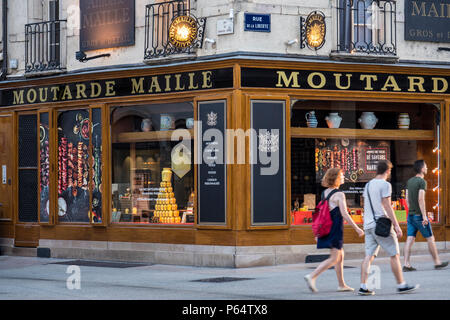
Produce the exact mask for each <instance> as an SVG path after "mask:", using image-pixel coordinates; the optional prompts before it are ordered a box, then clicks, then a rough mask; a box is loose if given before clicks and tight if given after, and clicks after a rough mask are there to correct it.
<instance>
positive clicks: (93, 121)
mask: <svg viewBox="0 0 450 320" xmlns="http://www.w3.org/2000/svg"><path fill="white" fill-rule="evenodd" d="M101 127H102V126H101V112H100V109H98V108H97V109H78V110H69V111H62V112H59V113H58V220H59V221H60V222H92V223H99V222H102V219H101V192H100V190H101V189H100V186H101V167H100V163H101V160H100V159H101V143H102V136H101Z"/></svg>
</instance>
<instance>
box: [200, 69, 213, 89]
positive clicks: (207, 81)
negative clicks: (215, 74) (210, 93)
mask: <svg viewBox="0 0 450 320" xmlns="http://www.w3.org/2000/svg"><path fill="white" fill-rule="evenodd" d="M202 74H203V85H202V89H205V88H212V82H211V74H212V71H203V72H202Z"/></svg>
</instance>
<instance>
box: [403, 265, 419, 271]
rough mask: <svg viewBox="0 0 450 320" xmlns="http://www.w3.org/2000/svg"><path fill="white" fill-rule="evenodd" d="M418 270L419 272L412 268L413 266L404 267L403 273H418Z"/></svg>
mask: <svg viewBox="0 0 450 320" xmlns="http://www.w3.org/2000/svg"><path fill="white" fill-rule="evenodd" d="M416 270H417V269H416V268H414V267H412V266H409V267H407V266H404V267H403V271H404V272H409V271H416Z"/></svg>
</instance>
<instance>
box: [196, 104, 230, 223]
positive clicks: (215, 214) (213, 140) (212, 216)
mask: <svg viewBox="0 0 450 320" xmlns="http://www.w3.org/2000/svg"><path fill="white" fill-rule="evenodd" d="M226 109H227V106H226V101H208V102H199V103H198V119H199V122H200V124H201V125H199V129H198V133H199V134H198V139H199V140H198V141H199V150H198V151H199V156H198V160H199V166H198V223H199V224H226V199H227V197H226V191H227V186H226V177H227V174H226V165H225V150H226V141H225V140H226V139H225V130H226V116H227V110H226Z"/></svg>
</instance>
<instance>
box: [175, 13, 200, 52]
mask: <svg viewBox="0 0 450 320" xmlns="http://www.w3.org/2000/svg"><path fill="white" fill-rule="evenodd" d="M197 36H198V24H197V19H195V18H194V17H191V16H178V17H176V18H175V19H173V20H172V23H171V24H170V27H169V42H170V44H172V45H173V46H174V47H176V48H187V47H190V46H192V44H193V43H194V41H195V40H196V39H197Z"/></svg>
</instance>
